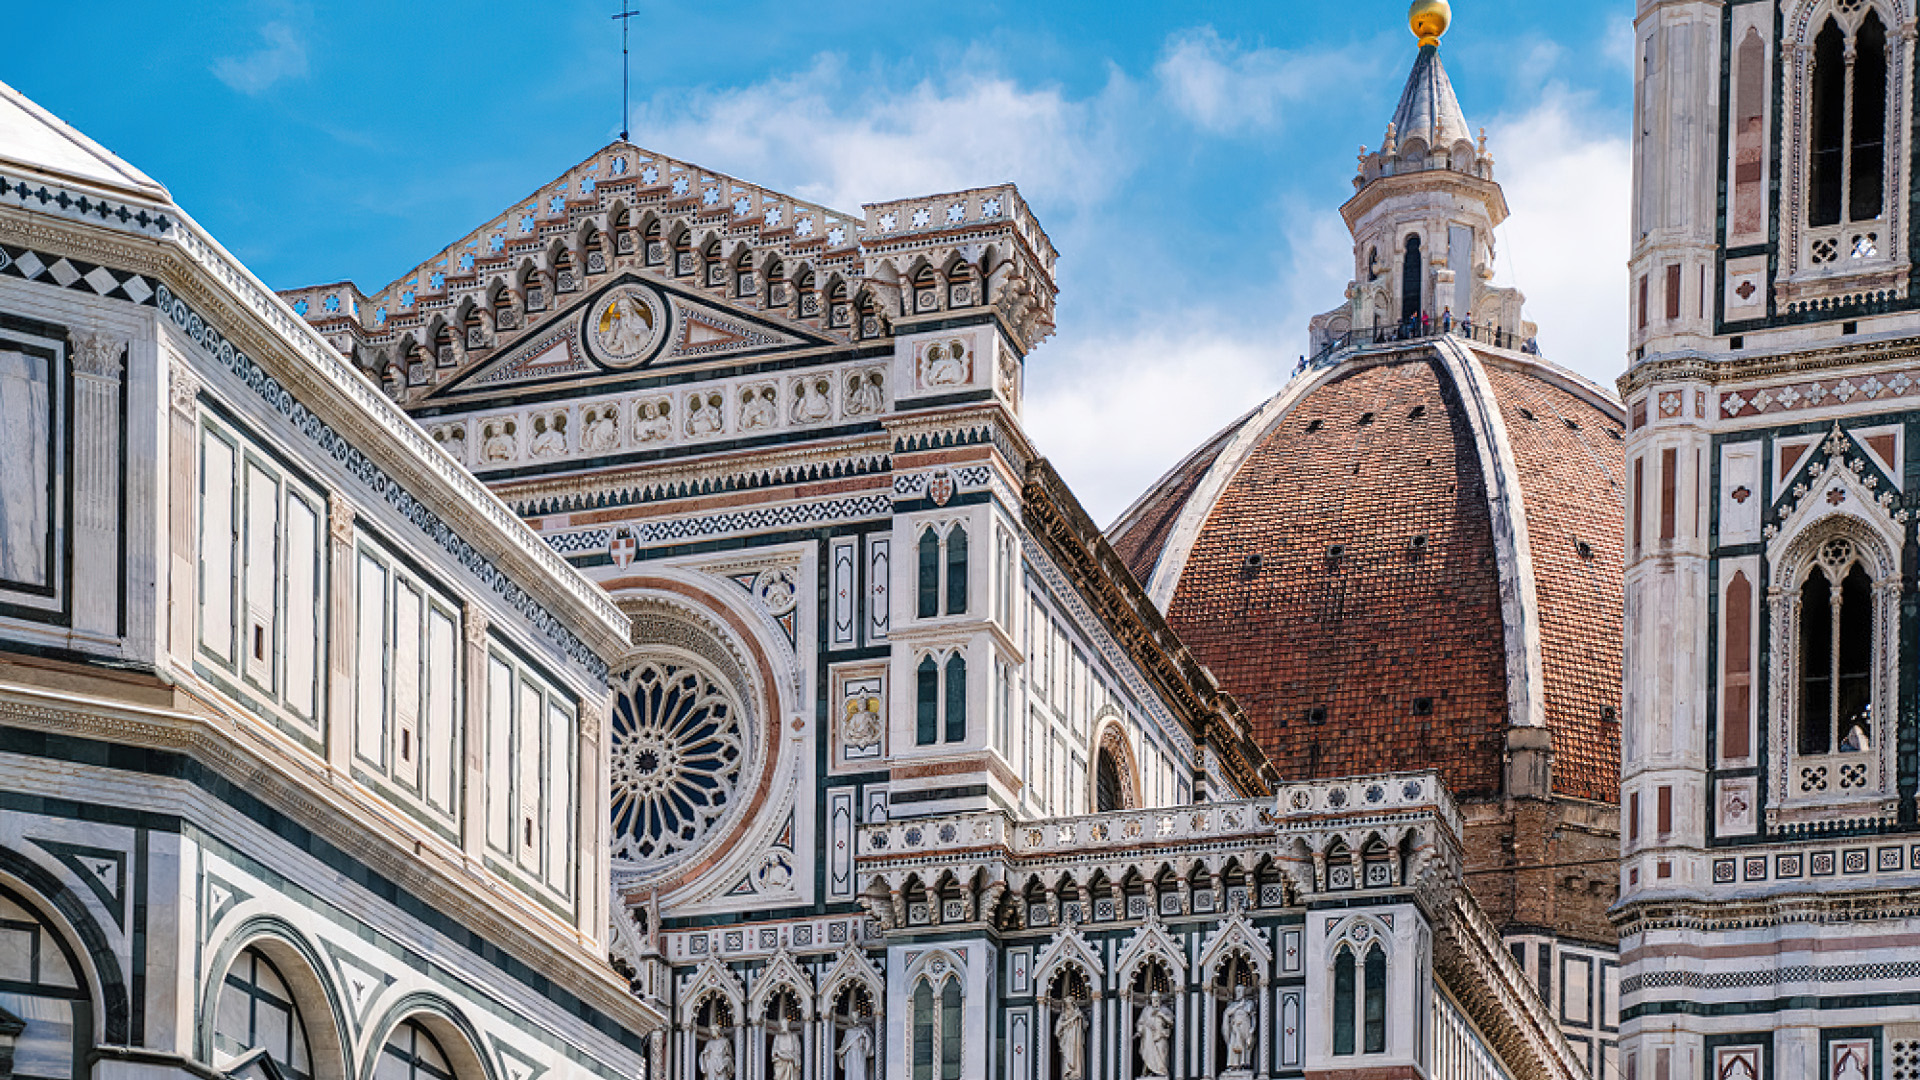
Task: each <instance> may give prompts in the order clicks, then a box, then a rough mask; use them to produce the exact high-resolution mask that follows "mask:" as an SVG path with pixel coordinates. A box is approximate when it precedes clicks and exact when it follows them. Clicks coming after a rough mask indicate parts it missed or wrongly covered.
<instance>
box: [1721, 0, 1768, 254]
mask: <svg viewBox="0 0 1920 1080" xmlns="http://www.w3.org/2000/svg"><path fill="white" fill-rule="evenodd" d="M1766 65H1767V46H1766V43H1765V42H1764V41H1762V40H1761V39H1760V32H1759V31H1758V30H1756V29H1754V28H1753V27H1748V28H1747V33H1746V37H1745V38H1743V39H1742V40H1741V42H1740V49H1739V52H1738V53H1737V55H1736V56H1735V59H1734V103H1733V107H1734V119H1733V221H1732V227H1731V229H1730V230H1729V231H1730V232H1733V233H1738V234H1746V233H1756V232H1759V231H1760V230H1761V228H1762V227H1763V226H1764V224H1765V219H1764V215H1765V213H1766V199H1765V191H1764V188H1763V186H1762V181H1763V179H1764V178H1765V169H1766V130H1765V123H1766V91H1767V66H1766Z"/></svg>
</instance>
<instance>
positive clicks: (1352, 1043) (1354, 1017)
mask: <svg viewBox="0 0 1920 1080" xmlns="http://www.w3.org/2000/svg"><path fill="white" fill-rule="evenodd" d="M1346 938H1347V940H1344V941H1342V942H1340V944H1338V945H1337V946H1335V947H1334V953H1333V1052H1334V1055H1335V1056H1336V1057H1346V1056H1349V1055H1353V1054H1384V1053H1386V1052H1387V951H1386V950H1385V949H1384V948H1382V947H1381V945H1380V942H1379V940H1378V939H1377V938H1374V932H1373V929H1372V926H1371V925H1370V924H1368V923H1365V922H1361V923H1357V924H1355V925H1354V926H1353V927H1352V929H1350V930H1349V931H1348V932H1347V935H1346ZM1370 938H1372V939H1373V940H1371V941H1369V940H1368V939H1370Z"/></svg>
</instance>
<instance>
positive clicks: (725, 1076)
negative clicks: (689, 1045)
mask: <svg viewBox="0 0 1920 1080" xmlns="http://www.w3.org/2000/svg"><path fill="white" fill-rule="evenodd" d="M700 1076H701V1078H702V1080H733V1043H732V1041H731V1040H729V1039H728V1038H727V1037H726V1035H725V1033H722V1034H719V1035H716V1036H715V1037H713V1038H710V1039H708V1040H707V1042H706V1045H705V1046H702V1047H701V1048H700Z"/></svg>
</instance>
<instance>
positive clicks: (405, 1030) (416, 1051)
mask: <svg viewBox="0 0 1920 1080" xmlns="http://www.w3.org/2000/svg"><path fill="white" fill-rule="evenodd" d="M373 1080H453V1065H452V1064H451V1063H450V1062H448V1060H447V1054H446V1051H444V1050H442V1049H441V1048H440V1043H439V1041H438V1040H436V1039H435V1038H434V1037H433V1035H432V1034H430V1033H429V1032H428V1031H427V1029H426V1028H424V1027H421V1026H420V1025H419V1024H416V1023H414V1022H413V1021H411V1020H407V1021H404V1022H403V1023H401V1024H400V1026H399V1027H396V1028H394V1029H393V1034H391V1035H388V1036H387V1043H386V1045H385V1046H382V1047H381V1048H380V1060H379V1061H378V1062H376V1063H375V1064H374V1067H373Z"/></svg>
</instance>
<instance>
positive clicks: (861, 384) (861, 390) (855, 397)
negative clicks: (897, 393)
mask: <svg viewBox="0 0 1920 1080" xmlns="http://www.w3.org/2000/svg"><path fill="white" fill-rule="evenodd" d="M886 407H887V388H886V380H885V376H883V375H881V374H880V372H878V371H868V372H865V373H860V372H855V373H854V374H852V375H849V376H847V415H848V416H875V415H878V414H879V413H881V412H884V411H885V410H886Z"/></svg>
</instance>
